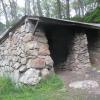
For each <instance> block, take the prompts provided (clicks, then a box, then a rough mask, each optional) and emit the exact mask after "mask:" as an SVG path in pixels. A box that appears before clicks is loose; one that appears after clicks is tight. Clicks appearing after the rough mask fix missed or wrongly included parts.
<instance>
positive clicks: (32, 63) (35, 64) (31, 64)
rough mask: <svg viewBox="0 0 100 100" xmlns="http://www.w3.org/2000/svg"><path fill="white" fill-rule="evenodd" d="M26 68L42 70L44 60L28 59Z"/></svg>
mask: <svg viewBox="0 0 100 100" xmlns="http://www.w3.org/2000/svg"><path fill="white" fill-rule="evenodd" d="M27 68H36V69H43V68H45V59H42V58H36V59H29V60H28V63H27Z"/></svg>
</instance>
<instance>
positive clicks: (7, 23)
mask: <svg viewBox="0 0 100 100" xmlns="http://www.w3.org/2000/svg"><path fill="white" fill-rule="evenodd" d="M1 3H2V7H3V10H4V15H5V20H6V27H8V26H9V21H8V16H7V12H6V9H5V4H4V2H3V0H1Z"/></svg>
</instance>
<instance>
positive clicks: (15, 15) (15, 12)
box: [9, 0, 18, 22]
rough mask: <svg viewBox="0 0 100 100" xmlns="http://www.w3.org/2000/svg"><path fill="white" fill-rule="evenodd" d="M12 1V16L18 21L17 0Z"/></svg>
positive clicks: (10, 1) (10, 0)
mask: <svg viewBox="0 0 100 100" xmlns="http://www.w3.org/2000/svg"><path fill="white" fill-rule="evenodd" d="M9 3H10V8H11V16H12V20H13V21H14V22H16V21H17V19H18V18H17V1H16V2H15V1H14V0H9Z"/></svg>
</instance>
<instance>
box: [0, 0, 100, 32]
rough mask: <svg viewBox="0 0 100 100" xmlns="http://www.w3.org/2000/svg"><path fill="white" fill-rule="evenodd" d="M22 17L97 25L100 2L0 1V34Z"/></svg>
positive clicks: (95, 0) (99, 20)
mask: <svg viewBox="0 0 100 100" xmlns="http://www.w3.org/2000/svg"><path fill="white" fill-rule="evenodd" d="M21 4H22V6H21ZM24 15H35V16H45V17H50V18H60V19H70V20H78V21H85V22H96V23H99V22H100V0H0V32H1V33H2V32H3V31H4V30H5V28H8V27H9V26H11V25H13V24H14V23H16V22H17V21H18V20H19V19H20V18H21V17H22V16H24Z"/></svg>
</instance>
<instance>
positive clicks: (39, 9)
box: [37, 0, 43, 16]
mask: <svg viewBox="0 0 100 100" xmlns="http://www.w3.org/2000/svg"><path fill="white" fill-rule="evenodd" d="M37 8H38V13H39V16H43V14H42V9H41V6H40V0H37Z"/></svg>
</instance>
